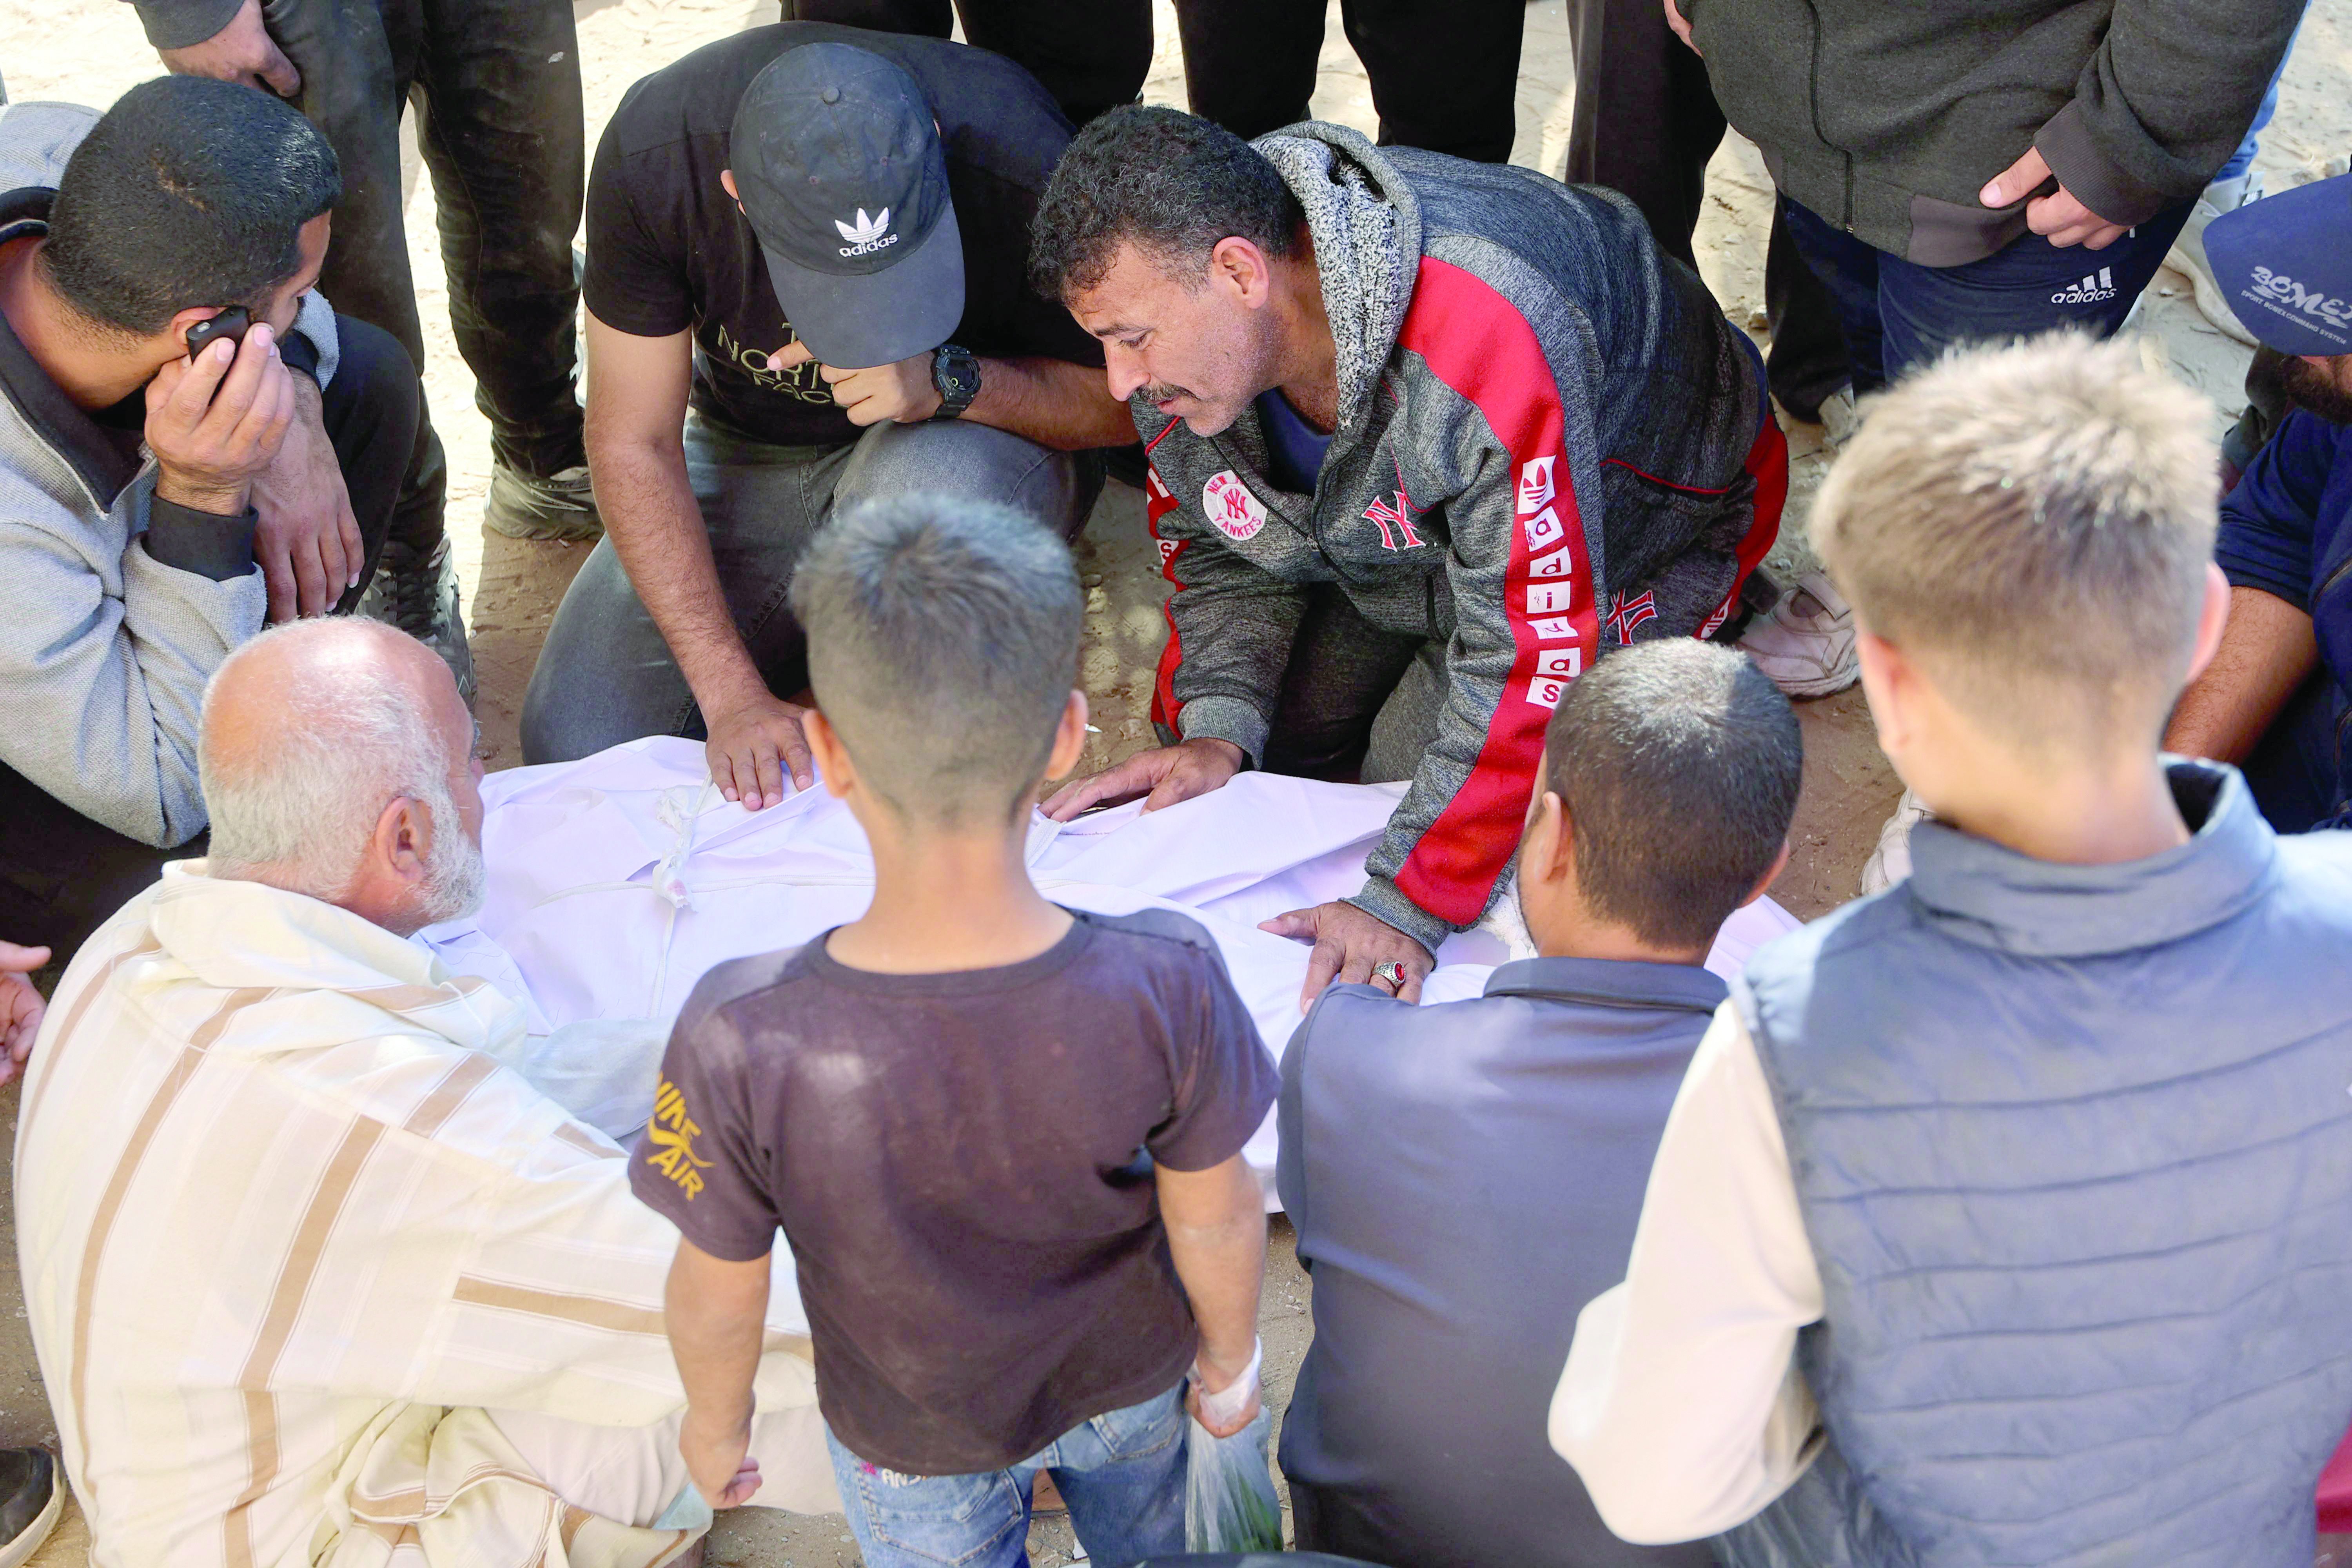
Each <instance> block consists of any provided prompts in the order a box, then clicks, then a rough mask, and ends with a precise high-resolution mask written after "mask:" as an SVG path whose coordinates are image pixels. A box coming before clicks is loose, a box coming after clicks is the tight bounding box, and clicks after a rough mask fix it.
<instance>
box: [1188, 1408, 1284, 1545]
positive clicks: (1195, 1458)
mask: <svg viewBox="0 0 2352 1568" xmlns="http://www.w3.org/2000/svg"><path fill="white" fill-rule="evenodd" d="M1185 1426H1186V1427H1187V1431H1186V1432H1185V1434H1184V1468H1185V1478H1184V1549H1185V1550H1186V1551H1188V1552H1279V1551H1281V1550H1282V1505H1281V1504H1280V1503H1279V1502H1277V1501H1276V1500H1275V1496H1274V1472H1273V1471H1272V1470H1271V1469H1269V1468H1267V1467H1266V1460H1265V1446H1266V1438H1267V1436H1268V1435H1269V1434H1270V1433H1272V1432H1273V1430H1274V1416H1273V1414H1272V1413H1271V1412H1269V1411H1267V1410H1265V1408H1263V1407H1261V1408H1260V1409H1259V1410H1258V1413H1257V1416H1256V1418H1255V1420H1253V1421H1251V1422H1250V1424H1249V1425H1248V1426H1244V1427H1243V1428H1242V1429H1241V1430H1240V1431H1238V1432H1236V1433H1234V1435H1233V1436H1230V1437H1216V1436H1210V1433H1209V1429H1208V1428H1207V1427H1206V1426H1202V1425H1201V1424H1200V1422H1198V1421H1196V1420H1192V1419H1190V1418H1187V1420H1186V1421H1185Z"/></svg>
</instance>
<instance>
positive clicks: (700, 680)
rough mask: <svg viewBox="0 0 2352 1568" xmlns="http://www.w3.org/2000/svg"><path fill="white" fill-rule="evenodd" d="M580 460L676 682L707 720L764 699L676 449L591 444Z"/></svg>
mask: <svg viewBox="0 0 2352 1568" xmlns="http://www.w3.org/2000/svg"><path fill="white" fill-rule="evenodd" d="M588 461H589V468H590V471H591V473H592V474H593V477H594V479H595V484H596V500H597V504H598V508H599V510H602V511H603V513H604V531H605V532H606V534H607V535H608V536H609V537H610V538H611V539H612V541H613V549H614V551H615V552H617V553H618V554H619V555H620V557H621V564H622V566H624V567H625V568H626V569H627V571H628V574H629V584H630V586H631V587H634V588H635V590H636V591H637V597H638V598H639V599H641V600H643V601H644V603H645V606H646V610H647V611H648V612H649V613H650V614H651V615H652V616H653V618H654V625H656V626H659V627H660V628H661V634H662V637H663V639H664V640H665V641H667V643H668V644H669V651H670V656H671V657H672V658H676V659H677V667H678V668H679V669H680V670H681V671H683V672H684V674H685V676H686V683H687V684H688V686H689V687H691V688H693V689H694V695H695V698H696V700H698V701H699V702H700V703H701V704H702V707H703V710H705V711H706V712H708V711H709V710H711V709H712V708H713V707H715V706H720V705H723V703H724V702H725V701H726V700H729V699H730V698H732V697H735V696H737V695H739V694H741V693H743V692H745V691H747V690H756V691H761V692H764V691H765V690H766V689H767V688H766V685H765V683H764V682H762V681H761V679H760V670H759V667H758V666H757V665H755V664H753V663H752V662H751V653H750V652H749V650H747V649H746V648H745V647H743V637H742V634H741V633H740V632H739V631H737V630H736V629H735V617H734V616H733V615H732V614H730V612H729V610H728V608H727V595H726V594H725V592H724V591H723V590H722V589H721V588H720V587H719V567H718V565H717V563H715V562H714V561H713V560H712V558H711V554H710V533H709V530H708V529H707V528H706V527H705V526H704V524H703V521H702V509H701V507H699V506H698V505H697V504H696V502H695V499H694V488H693V486H692V485H691V484H690V483H689V482H688V479H687V473H686V451H685V448H684V447H683V446H682V445H680V444H679V443H678V442H677V441H676V440H671V441H669V442H667V443H662V442H638V441H615V440H610V439H605V440H599V439H597V438H596V433H595V431H594V429H593V425H592V427H591V429H590V432H589V441H588Z"/></svg>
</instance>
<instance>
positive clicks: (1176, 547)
mask: <svg viewBox="0 0 2352 1568" xmlns="http://www.w3.org/2000/svg"><path fill="white" fill-rule="evenodd" d="M1174 428H1176V426H1174V425H1173V424H1171V425H1170V426H1168V430H1173V429H1174ZM1168 430H1162V431H1161V432H1160V437H1165V436H1166V435H1167V434H1168ZM1160 437H1153V439H1152V442H1151V447H1157V446H1158V445H1160ZM1151 447H1145V448H1144V449H1143V451H1144V457H1145V462H1144V465H1143V526H1144V527H1145V528H1147V529H1149V530H1150V532H1151V542H1152V544H1153V545H1154V546H1155V547H1156V548H1157V549H1158V550H1159V552H1160V575H1161V576H1162V577H1165V578H1167V579H1168V581H1169V582H1170V583H1171V584H1174V589H1173V591H1172V592H1171V593H1170V594H1169V595H1168V598H1167V600H1166V601H1165V602H1164V603H1163V604H1162V605H1160V614H1161V615H1162V616H1166V617H1167V620H1168V640H1167V641H1166V642H1164V643H1162V644H1160V673H1159V674H1158V676H1156V677H1155V678H1154V679H1153V680H1152V683H1151V721H1152V722H1153V723H1154V724H1162V725H1165V726H1167V728H1169V729H1170V730H1174V729H1175V728H1176V718H1177V715H1178V714H1180V713H1181V712H1183V710H1184V704H1182V703H1181V702H1179V701H1178V700H1176V670H1177V667H1179V666H1180V665H1181V664H1182V663H1183V662H1184V642H1183V637H1182V636H1181V634H1180V633H1179V632H1178V631H1177V630H1176V595H1177V594H1181V593H1182V592H1183V591H1184V583H1183V579H1181V578H1180V577H1178V576H1177V575H1176V562H1177V560H1178V558H1179V557H1181V555H1182V554H1183V553H1184V547H1185V545H1186V544H1188V543H1189V542H1190V541H1188V540H1182V539H1166V538H1163V537H1161V535H1160V519H1161V518H1163V517H1166V516H1167V515H1168V514H1169V513H1170V512H1171V511H1174V510H1176V495H1175V492H1174V491H1172V490H1171V489H1169V488H1168V481H1167V480H1165V479H1161V478H1160V468H1159V465H1158V464H1156V463H1153V462H1151V461H1150V454H1151Z"/></svg>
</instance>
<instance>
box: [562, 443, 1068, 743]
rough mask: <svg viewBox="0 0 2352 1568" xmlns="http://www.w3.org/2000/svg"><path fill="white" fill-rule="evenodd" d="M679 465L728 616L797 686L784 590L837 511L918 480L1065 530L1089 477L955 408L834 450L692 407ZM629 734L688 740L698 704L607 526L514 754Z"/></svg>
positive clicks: (800, 667) (795, 645) (802, 650)
mask: <svg viewBox="0 0 2352 1568" xmlns="http://www.w3.org/2000/svg"><path fill="white" fill-rule="evenodd" d="M686 471H687V478H688V481H689V482H690V483H691V484H692V486H693V487H694V499H695V500H696V502H697V503H698V505H699V506H700V507H701V509H702V521H703V524H704V526H705V527H706V528H708V529H709V533H710V553H711V556H712V559H713V561H714V562H715V563H716V564H717V566H718V568H719V587H720V589H721V590H722V591H723V592H724V593H725V595H726V596H727V608H728V610H729V612H730V614H731V615H732V616H734V619H735V629H736V631H737V632H738V633H740V635H741V637H742V638H743V646H744V647H746V648H747V649H749V650H750V652H751V659H752V662H753V663H755V664H756V665H758V666H759V668H760V673H761V677H762V678H763V679H766V681H767V683H768V689H769V690H771V691H773V692H776V693H777V694H779V695H781V696H790V695H792V694H793V693H794V692H797V691H799V690H800V689H803V687H805V686H806V685H807V684H808V651H807V644H806V640H805V638H804V637H803V634H802V631H801V627H800V623H799V622H798V621H796V620H794V619H793V614H792V611H791V609H790V608H789V607H788V606H787V605H786V604H785V602H784V595H785V590H786V589H787V588H789V587H790V586H791V584H792V580H793V568H794V567H795V566H797V565H798V564H799V563H800V558H801V552H802V550H803V549H804V548H805V547H806V546H807V543H808V542H809V539H810V538H811V537H812V536H813V535H814V533H815V532H816V531H817V530H818V529H820V528H823V527H824V525H825V522H826V521H827V520H828V519H830V518H831V517H832V516H833V514H834V512H835V510H838V509H840V508H843V507H847V506H854V505H856V504H857V503H858V502H860V501H866V500H877V499H879V498H881V497H884V496H894V495H906V494H910V493H914V492H927V493H930V494H936V495H948V496H956V497H963V498H969V499H971V500H992V501H1001V502H1003V503H1005V504H1007V505H1010V506H1013V507H1016V508H1018V509H1020V510H1023V511H1025V512H1027V513H1029V514H1030V515H1031V516H1033V517H1034V518H1036V519H1038V520H1039V521H1042V522H1044V523H1045V525H1046V526H1047V527H1048V528H1051V529H1053V530H1054V531H1055V532H1056V533H1059V534H1060V535H1061V536H1062V537H1063V538H1065V539H1075V538H1076V537H1077V534H1078V532H1079V531H1080V530H1081V529H1083V528H1084V527H1085V526H1086V521H1087V513H1089V512H1090V511H1092V510H1094V504H1095V498H1096V497H1097V495H1098V494H1099V493H1100V492H1101V489H1102V476H1103V469H1102V459H1101V456H1100V454H1098V453H1092V452H1055V451H1052V450H1049V449H1047V448H1046V447H1041V446H1039V445H1037V444H1036V443H1035V442H1034V441H1029V440H1025V439H1024V438H1023V437H1019V436H1014V435H1011V434H1009V433H1007V432H1005V431H1003V430H996V429H992V428H991V427H989V426H985V425H967V424H965V423H963V422H961V421H960V420H957V421H942V422H941V423H939V424H935V425H934V424H925V425H903V426H902V425H877V426H874V427H873V428H872V429H870V430H867V431H866V433H865V434H864V435H863V436H861V437H858V439H856V441H853V442H851V443H850V444H848V445H847V446H842V447H774V446H770V445H768V444H767V443H765V442H761V441H753V440H750V439H748V438H746V437H741V436H738V435H735V434H733V433H732V432H730V431H726V430H723V429H720V428H719V427H717V426H712V425H710V424H709V423H707V422H705V421H704V420H703V419H701V418H700V417H699V416H694V415H689V416H688V418H687V423H686ZM643 735H684V736H687V737H688V738H690V739H695V740H699V739H702V738H703V735H704V730H703V724H702V713H701V710H700V709H699V708H698V707H697V706H696V703H695V700H694V693H693V691H692V690H691V689H689V688H688V686H687V683H686V676H685V674H684V673H683V672H682V671H681V670H679V668H678V667H677V660H676V659H675V658H672V657H671V656H670V651H669V645H668V643H667V641H665V640H664V639H663V637H662V634H661V628H660V627H658V626H656V625H655V624H654V618H653V616H652V615H651V614H650V613H649V612H648V611H647V610H646V606H645V605H644V603H643V602H642V601H640V600H639V599H638V597H637V594H636V590H635V588H633V587H631V586H630V584H629V576H628V574H627V573H626V572H625V571H624V570H623V569H622V566H621V558H620V556H619V555H618V554H616V553H615V552H614V549H613V542H612V541H611V540H610V539H605V540H603V541H601V542H599V543H598V544H597V546H596V548H595V550H594V551H593V552H591V553H590V555H589V557H588V561H587V563H586V564H585V565H583V566H582V567H581V569H580V574H579V575H578V576H576V577H574V578H573V579H572V586H571V588H570V590H569V591H567V592H566V593H565V594H564V595H563V603H562V605H561V606H560V607H558V609H557V610H556V612H555V623H554V625H552V626H550V627H549V628H548V632H547V642H546V645H545V646H544V647H541V649H540V655H539V664H538V666H537V668H534V669H533V670H532V671H531V677H530V691H529V692H528V693H526V694H525V696H524V698H523V707H522V754H523V761H525V762H526V763H561V762H570V761H572V760H573V759H575V758H579V757H584V756H588V755H590V754H592V753H593V752H601V751H603V750H604V748H605V747H607V746H614V745H618V744H619V743H620V742H624V741H634V740H635V739H637V738H638V737H640V736H643Z"/></svg>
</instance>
